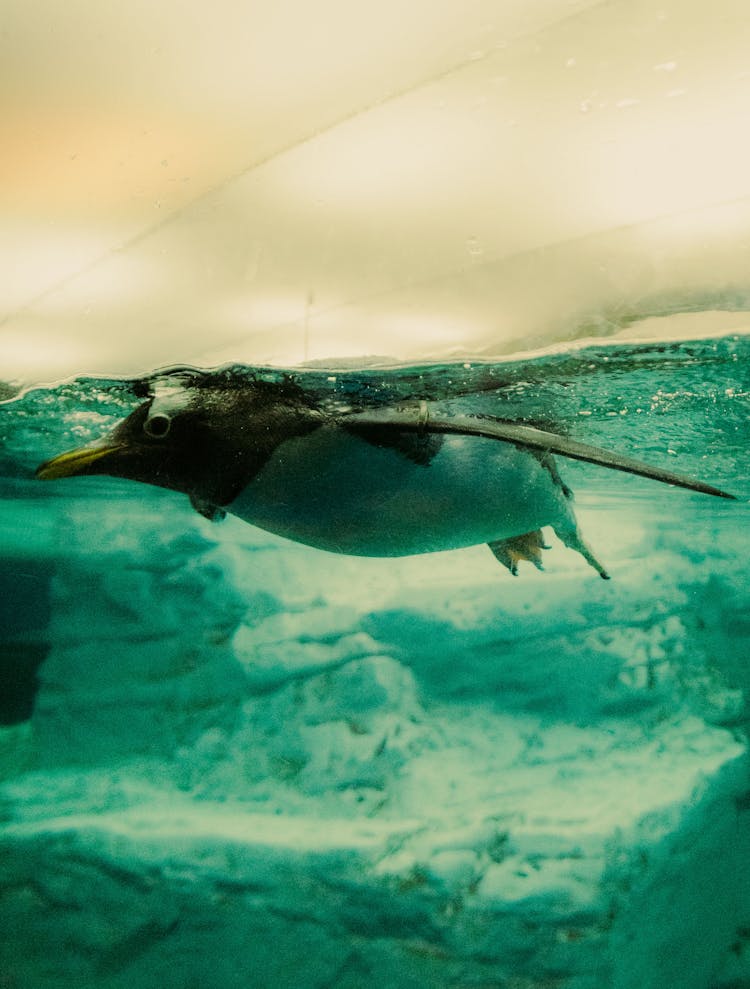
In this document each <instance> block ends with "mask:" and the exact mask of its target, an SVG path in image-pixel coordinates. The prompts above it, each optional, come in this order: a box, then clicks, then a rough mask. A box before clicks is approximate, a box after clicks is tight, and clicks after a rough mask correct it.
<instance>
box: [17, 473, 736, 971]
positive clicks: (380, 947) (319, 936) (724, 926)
mask: <svg viewBox="0 0 750 989" xmlns="http://www.w3.org/2000/svg"><path fill="white" fill-rule="evenodd" d="M581 514H582V515H583V516H584V519H585V521H586V522H587V523H588V529H589V532H588V534H589V535H590V537H591V539H592V542H596V543H597V544H598V545H600V546H602V547H604V546H606V547H608V549H607V558H608V562H610V565H611V566H612V570H613V572H614V576H615V580H614V581H612V582H611V583H610V584H604V583H603V582H601V581H599V580H598V578H597V577H596V575H594V574H590V573H589V572H588V571H587V570H586V568H585V564H583V563H579V562H578V561H577V559H575V558H574V556H573V555H572V554H569V553H567V552H566V551H564V550H562V549H558V550H556V551H555V553H554V554H549V559H548V572H547V574H545V575H538V574H536V573H535V572H533V571H531V569H529V570H528V571H527V572H524V574H523V576H522V577H521V578H519V579H518V580H513V579H512V578H510V577H509V576H508V575H507V574H506V573H505V572H504V571H502V570H501V569H500V568H499V567H498V566H497V564H496V562H495V561H494V560H493V559H492V557H491V555H490V554H489V552H487V551H483V550H482V548H477V549H475V550H467V551H462V552H460V553H453V554H438V555H435V556H431V557H423V558H414V559H403V560H398V561H393V560H353V559H348V558H343V557H335V556H328V555H326V554H323V553H319V552H317V551H315V550H310V549H306V548H304V547H297V546H293V545H291V544H288V543H285V542H284V541H282V540H280V539H276V538H274V537H271V536H267V535H265V534H263V533H260V532H258V531H257V530H253V529H251V528H249V527H247V526H244V525H242V523H239V522H233V521H228V522H227V523H225V524H223V525H222V526H221V527H216V528H214V527H211V526H210V525H209V524H208V523H205V522H203V521H202V520H200V519H199V518H197V516H194V515H193V514H190V513H189V512H188V511H187V510H183V509H182V508H181V507H180V503H179V502H178V501H177V500H176V499H174V498H173V497H172V496H169V495H165V494H161V493H158V492H154V493H153V494H152V495H150V496H149V497H147V498H141V499H139V500H137V501H136V500H130V499H129V498H125V497H123V499H122V502H118V501H117V500H113V499H110V501H109V503H108V509H107V511H103V510H102V503H101V502H100V501H98V500H96V499H92V500H89V501H80V502H75V503H73V502H67V501H61V502H60V505H59V518H58V524H57V526H56V536H55V537H54V538H53V537H52V536H51V535H50V536H48V538H47V541H46V543H45V544H44V546H42V547H38V548H37V551H36V552H37V555H38V556H44V557H45V559H47V560H48V561H49V562H51V564H52V566H53V573H54V575H53V577H52V583H51V587H50V592H49V593H50V602H49V608H50V614H51V626H50V642H51V648H50V651H49V655H48V657H47V659H46V660H45V662H44V664H43V666H42V667H41V671H40V675H41V681H42V683H41V689H40V692H39V695H38V698H37V703H36V707H35V711H34V714H33V717H32V720H31V722H30V723H29V724H28V725H21V726H17V727H15V728H13V729H9V730H7V731H6V732H5V736H4V738H3V739H2V741H1V745H2V747H1V748H0V765H2V766H3V767H4V772H5V777H6V778H5V781H4V784H3V786H2V790H1V791H0V820H2V827H1V828H0V985H2V986H3V987H4V989H5V987H6V986H7V987H13V989H47V987H49V989H53V987H54V989H68V987H76V989H81V987H89V986H90V987H94V986H95V987H102V989H119V987H128V989H139V987H146V986H148V987H154V989H156V987H159V989H172V987H174V989H189V987H192V986H195V987H198V986H200V987H201V989H213V987H216V989H219V987H221V989H235V987H236V989H240V987H242V989H247V987H248V986H252V987H253V989H265V987H268V989H271V987H279V989H281V987H289V989H298V987H305V989H308V987H310V989H318V987H320V989H323V987H332V989H364V987H370V986H372V987H381V986H382V987H392V989H401V987H404V989H405V987H423V986H424V987H437V989H440V987H446V989H448V987H450V989H470V987H471V989H609V987H611V989H671V987H674V989H716V987H720V986H724V987H727V989H729V987H730V986H738V985H741V984H743V983H742V979H743V978H747V975H748V973H747V966H746V958H745V941H746V939H747V930H748V923H747V920H748V918H750V905H749V903H748V897H747V893H746V888H747V885H748V884H747V879H748V861H749V860H750V847H748V840H749V839H748V827H747V825H748V809H749V808H750V801H748V800H747V796H746V793H747V758H746V750H745V745H744V741H743V739H742V737H741V736H740V734H739V727H740V726H741V725H742V724H743V723H744V721H745V720H746V712H745V706H744V691H745V687H746V686H747V684H746V680H747V676H748V674H747V672H746V669H745V664H744V663H743V658H745V657H747V655H748V648H747V647H748V642H749V641H750V626H748V623H747V620H746V618H745V617H744V615H745V614H746V608H745V605H746V597H745V591H744V590H743V584H742V577H741V575H736V574H734V573H733V572H732V568H731V563H730V561H729V559H723V558H722V556H721V551H720V549H719V548H718V547H717V546H716V545H714V544H713V543H712V541H711V539H710V534H707V535H706V536H705V537H704V538H705V545H701V544H699V543H698V542H696V540H692V542H691V548H690V554H691V555H692V558H691V559H689V560H687V559H686V555H685V554H686V550H685V546H684V540H683V541H681V540H680V532H679V528H678V526H679V523H676V524H675V528H674V529H671V528H670V527H669V526H666V527H664V526H662V527H661V529H660V530H659V532H660V535H659V536H658V538H656V537H655V535H654V531H653V527H652V526H651V524H650V520H646V521H645V523H644V524H643V526H642V527H641V525H640V523H639V522H637V521H635V522H631V523H623V520H621V519H618V520H617V523H618V531H617V533H616V534H615V535H613V533H612V532H611V531H607V532H606V533H605V529H611V524H610V522H609V520H608V519H607V518H606V513H602V514H601V515H600V516H597V513H596V512H590V513H588V515H587V513H586V512H585V511H584V512H582V513H581ZM125 520H127V522H126V524H124V521H125ZM597 525H598V527H599V529H600V530H601V531H599V532H597ZM647 540H648V550H647V557H648V570H647V572H644V564H643V560H644V556H645V555H646V548H645V546H646V541H647ZM707 561H708V562H709V563H710V566H707V565H706V563H707ZM706 573H710V574H711V576H710V578H709V577H707V576H705V574H706ZM727 631H729V635H730V636H731V642H732V643H733V645H734V649H733V651H731V654H730V652H729V651H728V650H727V649H726V643H727V641H729V640H728V638H727Z"/></svg>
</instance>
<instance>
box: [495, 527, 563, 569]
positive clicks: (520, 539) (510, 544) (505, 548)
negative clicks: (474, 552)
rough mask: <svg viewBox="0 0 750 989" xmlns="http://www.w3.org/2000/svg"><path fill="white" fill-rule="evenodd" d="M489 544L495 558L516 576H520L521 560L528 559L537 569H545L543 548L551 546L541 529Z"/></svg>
mask: <svg viewBox="0 0 750 989" xmlns="http://www.w3.org/2000/svg"><path fill="white" fill-rule="evenodd" d="M487 545H488V546H489V548H490V549H491V550H492V552H493V554H494V556H495V559H496V560H498V561H499V562H500V563H502V565H503V566H504V567H507V568H508V570H510V572H511V573H512V574H513V576H514V577H517V576H518V564H519V563H520V562H521V560H528V561H529V563H533V564H534V566H535V567H536V568H537V570H544V567H543V565H542V550H543V549H549V548H550V547H549V546H547V545H546V543H545V542H544V536H543V535H542V530H541V529H537V530H536V531H535V532H525V533H524V534H523V535H522V536H512V537H511V538H510V539H498V540H497V542H494V543H488V544H487Z"/></svg>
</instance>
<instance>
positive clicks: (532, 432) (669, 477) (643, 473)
mask: <svg viewBox="0 0 750 989" xmlns="http://www.w3.org/2000/svg"><path fill="white" fill-rule="evenodd" d="M341 424H342V425H343V426H345V427H346V428H347V429H351V430H352V431H355V432H359V430H360V429H361V430H363V431H369V430H375V429H377V430H379V431H380V432H381V435H382V434H383V433H385V431H386V430H389V429H392V430H394V431H399V432H402V433H403V432H410V433H418V434H421V435H427V434H428V433H444V434H454V435H459V436H483V437H486V438H489V439H495V440H501V441H502V442H505V443H514V444H515V445H516V446H523V447H527V448H528V449H530V450H542V451H544V452H546V453H556V454H559V455H560V456H562V457H569V458H570V459H571V460H584V461H586V462H587V463H591V464H599V466H601V467H609V468H610V469H612V470H620V471H624V472H625V473H627V474H638V475H639V476H640V477H648V478H651V479H652V480H654V481H662V482H663V483H664V484H673V485H675V487H679V488H687V489H688V490H690V491H699V492H700V493H701V494H708V495H714V496H715V497H717V498H730V499H732V500H733V501H734V500H736V499H735V496H734V495H731V494H729V493H728V492H726V491H722V490H721V489H720V488H715V487H713V486H712V485H710V484H705V483H704V482H703V481H698V480H696V479H695V478H692V477H687V476H686V475H684V474H676V473H674V472H673V471H670V470H664V469H663V468H662V467H652V466H651V465H650V464H645V463H643V462H642V461H640V460H635V459H634V458H632V457H626V456H623V454H620V453H614V452H613V451H611V450H605V449H602V448H601V447H596V446H589V445H588V444H587V443H579V442H578V440H573V439H570V438H569V437H568V436H561V435H560V434H559V433H551V432H547V431H546V430H543V429H536V428H535V427H534V426H523V425H521V424H519V423H515V422H507V421H504V420H502V419H493V418H491V417H486V418H485V417H482V416H470V415H445V414H442V415H441V414H438V415H433V414H431V413H430V411H429V409H428V407H427V403H426V402H422V403H420V405H419V406H417V407H414V408H407V407H404V408H387V409H377V410H373V411H370V412H357V413H351V414H350V415H347V416H346V417H345V418H344V419H342V421H341Z"/></svg>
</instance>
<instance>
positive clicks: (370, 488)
mask: <svg viewBox="0 0 750 989" xmlns="http://www.w3.org/2000/svg"><path fill="white" fill-rule="evenodd" d="M226 510H227V511H228V512H229V513H230V514H232V515H237V516H239V518H241V519H244V520H245V521H246V522H251V523H252V524H253V525H257V526H260V527H261V528H262V529H267V530H269V531H271V532H275V533H277V534H278V535H281V536H286V537H287V538H289V539H294V540H296V541H297V542H301V543H306V544H308V545H310V546H316V547H318V548H319V549H326V550H331V551H333V552H338V553H348V554H353V555H356V556H407V555H410V554H413V553H429V552H434V551H436V550H446V549H459V548H462V547H466V546H475V545H477V544H480V543H490V542H493V541H496V540H499V539H505V538H508V537H511V536H518V535H521V534H522V533H526V532H531V531H533V530H536V529H539V528H541V527H542V526H544V525H558V524H560V525H566V524H567V525H570V524H571V522H572V513H571V511H570V507H569V502H568V501H567V499H566V498H565V496H564V494H563V489H562V488H561V487H560V485H559V484H558V483H557V482H556V481H555V479H554V478H553V476H552V474H551V473H550V471H549V470H547V469H546V468H545V467H544V466H543V464H542V462H541V461H540V460H539V459H538V458H537V457H535V456H534V455H533V454H531V453H529V452H528V451H525V450H521V449H519V448H517V447H514V446H511V445H510V444H505V443H497V442H496V441H493V440H490V439H483V438H477V437H467V436H448V437H446V438H445V441H444V442H443V443H442V444H441V445H440V448H439V449H438V450H437V451H436V453H435V454H434V456H432V457H431V459H430V461H429V463H425V464H420V463H417V462H415V461H414V460H412V459H411V458H409V457H408V456H406V455H404V454H403V453H402V452H401V451H400V450H399V449H394V448H392V447H386V446H375V445H373V444H371V443H369V442H368V441H367V440H365V439H362V438H361V437H359V436H357V435H354V434H352V433H350V432H348V431H347V430H345V429H343V428H341V427H340V426H338V425H335V424H332V425H324V426H321V427H320V429H318V430H316V431H315V432H314V433H312V434H311V435H309V436H305V437H298V438H295V439H292V440H289V441H287V442H285V443H283V444H282V445H281V446H279V447H278V449H277V450H275V451H274V453H273V454H272V456H271V457H270V459H269V460H268V462H267V463H266V464H265V465H264V467H263V468H262V469H261V470H260V471H259V473H258V474H257V475H256V477H255V478H253V480H252V481H251V482H250V483H249V484H248V485H247V487H245V488H244V489H243V491H242V492H241V493H240V494H239V496H238V497H237V498H236V499H235V500H234V501H233V502H231V503H230V504H229V505H227V506H226Z"/></svg>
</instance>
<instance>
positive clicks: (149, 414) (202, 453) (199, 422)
mask: <svg viewBox="0 0 750 989" xmlns="http://www.w3.org/2000/svg"><path fill="white" fill-rule="evenodd" d="M199 380H200V381H201V383H197V384H196V383H187V384H186V383H185V382H184V381H180V382H178V383H177V384H176V385H175V384H173V383H168V385H167V386H166V387H155V388H153V390H152V389H150V388H148V389H146V391H147V395H148V397H147V398H146V400H145V401H144V402H142V403H141V404H140V405H139V406H138V407H137V408H136V409H134V411H133V412H131V414H130V415H129V416H127V418H125V419H123V420H122V421H121V422H119V423H118V424H117V426H115V428H114V429H113V430H112V432H111V433H110V434H109V435H108V436H106V437H104V438H103V439H101V440H97V441H95V442H93V443H90V444H88V445H87V446H84V447H80V448H78V449H75V450H70V451H68V452H66V453H62V454H60V455H58V456H56V457H53V458H52V459H51V460H48V461H47V462H46V463H43V464H42V465H41V466H40V467H39V468H38V469H37V472H36V476H37V477H38V478H40V479H42V480H56V479H58V478H64V477H74V476H82V475H92V474H105V475H108V476H111V477H122V478H127V479H129V480H134V481H142V482H144V483H146V484H154V485H157V486H159V487H163V488H170V489H172V490H174V491H181V492H184V493H185V494H188V495H190V496H191V497H192V498H194V499H197V500H199V501H202V502H209V503H211V504H215V505H226V504H228V503H229V502H230V501H232V500H233V499H234V498H235V497H236V496H237V495H238V494H239V492H240V491H241V490H242V489H243V488H244V487H245V485H246V484H248V483H249V482H250V481H251V480H252V478H253V477H254V476H255V474H257V472H258V471H259V470H260V469H261V468H262V467H263V465H264V464H265V462H266V461H267V460H268V458H269V457H270V456H271V454H272V453H273V451H274V450H275V449H276V447H277V446H278V445H279V444H280V443H283V442H284V441H285V440H286V439H290V438H291V437H293V436H300V435H304V434H305V433H307V432H310V431H311V430H312V429H315V428H316V427H317V426H318V425H319V424H320V422H321V416H320V413H319V412H318V411H317V409H316V408H315V407H314V406H313V405H312V404H311V403H310V402H309V401H307V400H306V399H305V396H304V393H303V392H302V390H301V389H300V388H299V387H298V386H296V385H292V384H290V383H289V382H283V383H273V382H266V381H262V380H243V382H242V383H240V384H238V383H234V384H232V385H227V384H226V383H225V382H215V381H213V380H212V379H211V378H210V377H209V376H207V375H206V376H205V377H204V379H199Z"/></svg>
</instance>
